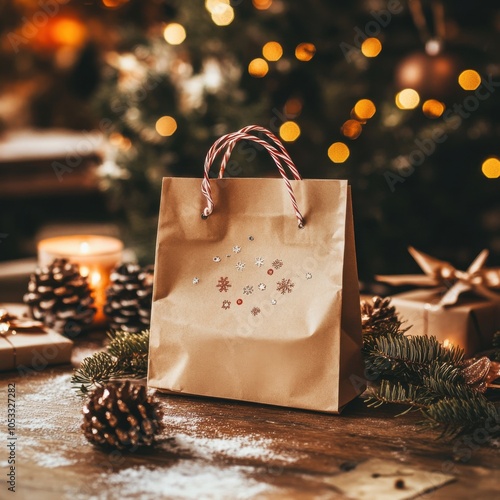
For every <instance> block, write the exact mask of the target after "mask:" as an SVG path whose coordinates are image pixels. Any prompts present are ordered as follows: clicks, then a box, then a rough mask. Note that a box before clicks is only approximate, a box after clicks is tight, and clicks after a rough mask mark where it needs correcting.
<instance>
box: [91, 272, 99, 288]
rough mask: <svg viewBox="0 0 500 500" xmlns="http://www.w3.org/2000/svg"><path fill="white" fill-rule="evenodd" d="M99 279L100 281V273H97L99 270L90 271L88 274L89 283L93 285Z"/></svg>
mask: <svg viewBox="0 0 500 500" xmlns="http://www.w3.org/2000/svg"><path fill="white" fill-rule="evenodd" d="M100 281H101V273H99V271H92V274H91V275H90V283H91V284H92V285H94V286H95V285H97V283H99V282H100Z"/></svg>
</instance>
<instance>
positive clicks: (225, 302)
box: [221, 300, 231, 310]
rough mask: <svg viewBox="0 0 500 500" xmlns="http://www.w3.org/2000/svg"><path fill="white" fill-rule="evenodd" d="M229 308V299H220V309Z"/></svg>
mask: <svg viewBox="0 0 500 500" xmlns="http://www.w3.org/2000/svg"><path fill="white" fill-rule="evenodd" d="M230 308H231V301H229V300H223V301H222V306H221V309H226V310H227V309H230Z"/></svg>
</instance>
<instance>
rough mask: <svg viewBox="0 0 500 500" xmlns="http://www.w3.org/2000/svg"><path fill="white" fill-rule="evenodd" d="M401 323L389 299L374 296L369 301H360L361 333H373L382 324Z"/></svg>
mask: <svg viewBox="0 0 500 500" xmlns="http://www.w3.org/2000/svg"><path fill="white" fill-rule="evenodd" d="M390 323H398V324H401V322H400V321H399V318H398V314H397V312H396V308H395V307H394V306H391V299H390V298H389V297H386V298H385V299H384V298H382V297H378V296H375V297H373V298H372V300H371V301H367V300H362V301H361V326H362V329H363V333H374V332H376V331H377V330H379V329H380V327H381V326H383V325H388V324H390Z"/></svg>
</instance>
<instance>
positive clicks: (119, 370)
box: [71, 331, 149, 394]
mask: <svg viewBox="0 0 500 500" xmlns="http://www.w3.org/2000/svg"><path fill="white" fill-rule="evenodd" d="M108 337H109V338H110V343H109V345H108V347H107V349H106V352H97V353H95V354H93V355H92V356H90V357H87V358H85V359H84V360H83V361H82V364H81V365H80V368H78V369H76V370H75V371H74V374H73V377H72V379H71V383H72V384H73V386H74V388H75V389H76V390H78V391H80V392H81V393H82V394H87V393H88V392H89V391H90V390H92V389H95V388H96V387H99V386H102V385H103V384H105V383H106V382H109V381H110V380H114V379H121V378H143V377H145V376H146V374H147V365H148V345H149V332H148V331H144V332H141V333H128V332H114V333H108Z"/></svg>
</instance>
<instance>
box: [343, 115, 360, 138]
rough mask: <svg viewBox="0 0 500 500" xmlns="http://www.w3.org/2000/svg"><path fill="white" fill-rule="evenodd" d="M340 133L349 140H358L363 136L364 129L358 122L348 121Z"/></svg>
mask: <svg viewBox="0 0 500 500" xmlns="http://www.w3.org/2000/svg"><path fill="white" fill-rule="evenodd" d="M340 131H341V132H342V134H343V135H344V136H345V137H347V138H348V139H357V138H358V137H359V136H360V135H361V132H362V131H363V127H362V126H361V123H359V122H358V121H357V120H347V121H346V122H344V124H343V125H342V127H340Z"/></svg>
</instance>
